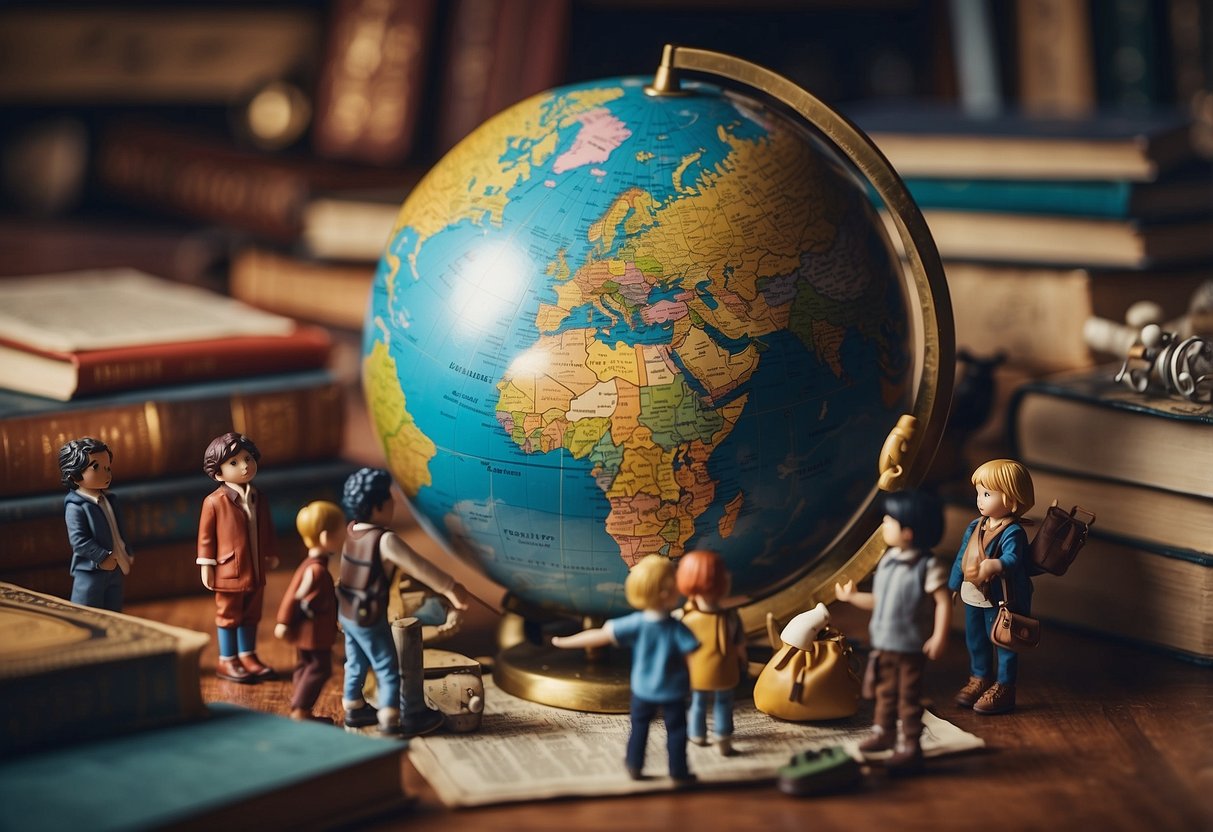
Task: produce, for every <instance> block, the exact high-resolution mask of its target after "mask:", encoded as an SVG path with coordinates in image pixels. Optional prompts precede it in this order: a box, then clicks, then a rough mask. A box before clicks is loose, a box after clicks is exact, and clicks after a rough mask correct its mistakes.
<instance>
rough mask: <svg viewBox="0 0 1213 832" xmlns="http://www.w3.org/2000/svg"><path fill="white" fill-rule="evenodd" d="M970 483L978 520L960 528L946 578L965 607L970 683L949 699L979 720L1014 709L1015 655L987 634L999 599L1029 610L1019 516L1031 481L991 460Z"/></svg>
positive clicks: (1029, 502) (1019, 469)
mask: <svg viewBox="0 0 1213 832" xmlns="http://www.w3.org/2000/svg"><path fill="white" fill-rule="evenodd" d="M971 479H972V483H973V486H974V487H975V488H976V489H977V511H978V514H979V515H980V516H978V518H977V519H976V520H974V521H973V522H972V523H970V524H969V527H968V529H966V530H965V533H964V537H962V538H961V542H960V550H959V551H958V552H957V553H956V561H955V562H954V563H953V564H952V574H951V577H950V578H949V579H948V588H949V589H951V590H952V592H953V593H958V594H959V595H960V599H961V600H962V601H964V605H965V644H966V645H967V646H968V649H969V681H968V683H966V684H965V686H964V687H963V688H961V689H960V691H958V692H957V694H956V697H955V701H956V704H957V705H960V706H961V707H963V708H972V709H973V710H974V711H975V712H976V713H979V714H987V715H988V714H1004V713H1008V712H1010V711H1012V710H1014V709H1015V680H1016V677H1017V676H1018V672H1019V654H1018V653H1015V652H1014V651H1011V650H1008V649H1006V648H1004V647H999V646H997V645H995V644H994V643H993V642H991V640H990V631H991V629H992V628H993V626H994V618H995V616H996V615H997V614H998V604H999V602H1000V601H1004V600H1005V601H1006V605H1007V608H1008V609H1009V610H1010V611H1011V612H1014V613H1020V614H1022V615H1028V614H1029V613H1030V612H1031V609H1032V579H1031V578H1030V577H1029V574H1030V573H1029V568H1030V556H1029V549H1028V535H1027V533H1026V532H1025V531H1024V528H1023V525H1022V524H1021V523H1020V518H1021V517H1022V516H1023V514H1024V513H1025V512H1027V511H1029V510H1030V509H1031V508H1032V506H1033V504H1034V503H1035V502H1036V496H1035V491H1034V490H1033V488H1032V475H1031V474H1029V473H1028V469H1027V468H1025V467H1024V466H1023V464H1022V463H1019V462H1017V461H1015V460H1013V459H993V460H990V461H989V462H986V463H984V464H983V465H981V466H979V467H978V468H977V470H976V471H974V472H973V476H972V478H971ZM996 577H997V578H999V580H998V581H997V582H995V581H994V578H996ZM991 659H993V660H994V661H993V662H992V661H991Z"/></svg>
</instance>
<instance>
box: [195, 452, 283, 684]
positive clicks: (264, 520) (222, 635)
mask: <svg viewBox="0 0 1213 832" xmlns="http://www.w3.org/2000/svg"><path fill="white" fill-rule="evenodd" d="M259 459H261V453H260V452H259V451H258V450H257V446H256V445H254V444H253V441H252V440H251V439H249V438H248V437H247V436H244V435H243V434H239V433H234V432H228V433H225V434H223V435H222V436H218V437H216V438H215V439H213V440H212V441H211V444H210V445H208V446H207V449H206V453H205V455H204V456H203V461H202V470H203V471H205V472H206V474H207V476H208V477H210V478H211V479H213V480H215V481H216V482H218V483H219V487H218V488H217V489H215V490H214V491H212V492H211V493H210V494H209V495H208V496H207V498H206V499H205V500H204V501H203V502H202V518H201V519H200V520H199V522H198V559H197V561H196V563H197V564H198V565H199V566H201V567H202V585H203V586H205V587H206V588H207V589H209V590H213V591H214V593H215V608H216V613H215V624H216V626H217V627H218V630H219V666H218V668H217V669H216V671H215V675H216V676H218V677H219V678H220V679H227V680H228V681H231V682H239V683H241V684H252V683H256V682H260V681H262V680H265V679H273V678H274V677H275V674H274V671H273V669H272V668H270V667H268V666H266V665H265V664H263V663H262V662H261V660H260V659H258V658H257V624H258V623H260V621H261V603H262V600H263V596H264V595H265V573H266V570H268V569H273V568H274V567H276V566H277V565H278V553H277V543H276V542H275V540H274V524H273V521H272V519H271V517H270V507H269V505H268V504H267V503H266V501H265V500H264V499H262V497H261V495H260V494H259V493H258V492H257V489H256V488H254V487H253V485H252V482H253V477H255V476H257V461H258V460H259Z"/></svg>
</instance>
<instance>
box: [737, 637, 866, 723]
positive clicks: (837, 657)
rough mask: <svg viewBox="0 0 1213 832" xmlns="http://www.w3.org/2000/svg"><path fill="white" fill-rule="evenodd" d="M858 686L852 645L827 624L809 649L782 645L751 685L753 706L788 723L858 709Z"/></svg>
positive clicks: (844, 714)
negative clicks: (853, 667)
mask: <svg viewBox="0 0 1213 832" xmlns="http://www.w3.org/2000/svg"><path fill="white" fill-rule="evenodd" d="M859 687H860V680H859V676H857V675H856V673H855V671H854V670H853V669H852V668H851V645H850V644H848V643H847V640H846V638H845V637H844V636H843V635H842V633H840V632H838V631H837V630H832V629H829V628H827V629H825V630H823V631H822V632H821V633H820V635H819V637H818V638H817V639H815V640H814V641H813V642H812V643H810V644H809V645H808V648H807V649H801V648H799V647H796V646H795V645H791V644H787V643H786V642H784V643H782V646H781V647H780V649H779V650H778V651H777V652H776V653H775V655H774V656H773V657H772V658H771V660H770V661H769V662H767V665H766V667H764V668H763V669H762V673H760V674H759V675H758V681H756V682H755V683H754V706H755V707H756V708H758V710H760V711H762V712H763V713H765V714H769V715H770V716H773V717H778V718H779V719H786V720H789V721H791V722H805V721H808V720H814V719H840V718H842V717H846V716H852V715H854V714H855V713H856V712H857V711H858V710H859Z"/></svg>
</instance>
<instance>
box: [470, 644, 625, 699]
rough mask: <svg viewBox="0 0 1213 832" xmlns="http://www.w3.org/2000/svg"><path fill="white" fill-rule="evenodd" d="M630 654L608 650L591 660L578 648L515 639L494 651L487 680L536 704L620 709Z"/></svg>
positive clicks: (623, 696) (623, 697)
mask: <svg viewBox="0 0 1213 832" xmlns="http://www.w3.org/2000/svg"><path fill="white" fill-rule="evenodd" d="M630 672H631V658H630V656H629V655H628V654H627V653H626V652H625V651H621V650H608V651H605V652H604V654H603V655H602V656H601V657H600V658H599V657H595V658H594V659H593V660H591V659H590V658H589V657H588V656H586V654H585V651H584V650H560V649H558V648H556V647H551V646H550V645H543V646H540V645H536V644H531V643H530V642H521V643H518V644H515V645H513V646H511V647H506V648H504V649H503V650H501V652H500V653H498V654H497V664H496V665H495V666H494V668H493V680H494V681H495V682H496V683H497V686H498V687H499V688H501V689H502V690H503V691H505V692H506V693H509V694H512V695H514V696H517V697H519V698H521V699H528V700H530V701H531V702H538V703H539V704H541V705H551V706H552V707H555V708H566V709H568V710H571V711H590V712H592V713H603V714H621V713H623V714H625V713H627V712H628V709H629V705H630V702H631V688H630V685H629V683H628V677H629V674H630Z"/></svg>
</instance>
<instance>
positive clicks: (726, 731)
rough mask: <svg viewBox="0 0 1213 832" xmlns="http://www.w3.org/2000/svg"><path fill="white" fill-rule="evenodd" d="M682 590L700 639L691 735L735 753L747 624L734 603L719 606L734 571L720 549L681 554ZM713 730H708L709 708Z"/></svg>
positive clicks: (685, 614)
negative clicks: (737, 698)
mask: <svg viewBox="0 0 1213 832" xmlns="http://www.w3.org/2000/svg"><path fill="white" fill-rule="evenodd" d="M677 582H678V591H679V592H681V593H682V594H683V595H685V596H686V597H687V603H686V605H685V606H684V607H683V608H682V619H681V620H682V623H683V624H685V625H686V626H687V628H688V629H690V631H691V632H692V633H694V635H695V638H696V639H697V640H698V641H699V649H698V650H696V651H695V652H694V653H692V654H691V657H690V668H691V710H690V713H689V715H688V717H687V719H688V721H689V723H690V724H689V728H688V730H689V732H690V740H691V742H693V743H695V744H696V745H707V744H708V743H709V741H710V742H711V743H712V744H714V745H715V746H716V749H717V750H718V751H719V752H720V753H721V754H723V755H724V756H726V757H727V756H729V755H731V754H732V753H733V692H734V690H735V689H736V687H737V685H738V683H740V682H741V672H742V668H744V667H745V666H746V648H745V630H744V629H743V628H742V626H741V616H740V615H738V614H737V610H735V609H727V610H726V609H721V607H720V602H721V600H722V599H723V598H724V597H725V596H726V595H728V593H729V585H730V583H731V582H732V576H730V575H729V572H728V570H727V569H725V566H724V560H723V559H722V558H721V557H720V555H719V554H717V553H716V552H713V551H711V550H709V549H696V550H694V551H691V552H687V553H686V554H685V555H683V556H682V557H681V558H680V559H679V560H678V571H677ZM709 708H710V709H711V711H712V734H711V736H710V737H709V736H708V727H707V722H708V709H709Z"/></svg>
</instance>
